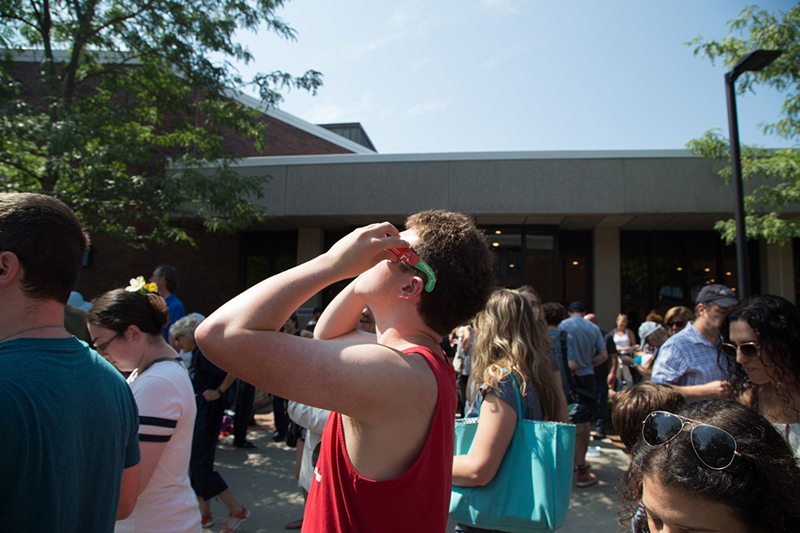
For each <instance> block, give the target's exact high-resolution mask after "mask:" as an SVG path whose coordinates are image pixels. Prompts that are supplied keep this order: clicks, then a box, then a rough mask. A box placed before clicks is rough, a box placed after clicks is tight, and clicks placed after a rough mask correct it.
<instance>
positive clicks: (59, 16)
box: [0, 0, 321, 246]
mask: <svg viewBox="0 0 800 533" xmlns="http://www.w3.org/2000/svg"><path fill="white" fill-rule="evenodd" d="M283 3H284V0H105V1H100V0H69V1H66V0H30V1H23V0H0V48H2V49H5V54H4V57H3V58H0V60H3V61H2V62H0V190H6V191H36V192H43V193H46V194H52V195H54V196H56V197H58V198H60V199H61V200H63V201H64V202H65V203H67V204H68V205H71V206H72V207H73V208H74V209H75V211H76V212H77V213H78V214H79V216H81V218H82V219H83V221H84V223H85V224H86V225H87V226H88V227H89V228H90V229H91V230H92V231H94V232H100V233H103V234H106V235H111V236H115V237H122V238H125V239H126V240H127V241H128V242H130V243H132V244H133V245H135V246H145V245H146V244H147V243H148V242H156V243H160V244H163V243H164V242H166V241H184V242H189V243H191V242H192V241H191V239H190V238H189V237H188V235H187V234H186V232H185V231H184V230H182V229H181V228H180V224H179V222H180V219H181V218H182V217H188V216H191V217H200V218H201V219H203V221H204V225H205V226H206V228H207V229H210V230H216V229H223V230H234V229H236V228H240V227H243V226H246V225H248V224H250V223H252V222H253V220H254V219H261V218H263V217H264V216H265V215H266V213H265V212H264V210H263V208H261V207H258V206H257V205H255V204H254V203H253V202H251V201H250V200H251V199H254V198H260V197H261V196H262V194H263V193H262V186H263V184H264V183H265V182H266V181H267V180H268V178H267V177H266V176H256V177H248V176H241V175H239V174H238V173H236V172H234V171H233V170H232V169H231V163H232V162H233V161H234V160H233V159H232V158H231V157H230V153H231V151H230V149H229V146H228V144H227V142H228V141H229V140H230V138H231V137H232V136H239V137H243V138H246V139H249V140H250V141H251V142H253V143H255V144H254V146H255V147H256V148H257V149H263V144H264V128H265V124H264V121H263V120H260V118H263V117H262V115H261V113H259V112H258V111H256V110H253V109H251V108H248V107H247V106H245V105H243V104H240V103H239V102H237V101H235V100H234V99H232V98H230V96H231V94H233V93H232V91H241V90H243V89H245V88H246V87H247V86H251V87H255V88H257V90H258V92H259V94H260V96H261V100H262V102H263V103H265V104H267V105H275V104H277V103H278V102H280V100H281V95H280V91H281V90H289V89H292V88H299V89H304V90H309V91H312V92H316V89H317V88H318V87H319V86H320V85H321V75H320V73H319V72H316V71H313V70H310V71H308V72H306V73H305V74H303V75H302V76H299V77H295V76H292V75H290V74H287V73H284V72H281V71H275V72H269V73H266V74H258V75H256V76H255V77H254V78H253V79H252V80H249V81H244V80H243V79H242V78H241V76H240V75H239V73H238V71H237V70H236V68H235V67H234V66H233V64H232V63H233V62H234V61H241V62H243V63H247V62H250V61H252V60H253V57H252V55H251V54H250V52H249V51H248V50H247V49H246V48H245V47H244V46H242V45H241V44H240V43H238V42H236V35H235V32H236V31H241V30H249V31H265V30H266V31H271V32H274V33H276V34H277V35H279V36H281V37H283V38H287V39H294V38H295V32H294V30H293V29H292V28H290V27H289V26H288V25H286V23H284V22H283V21H282V20H281V19H280V18H278V17H277V16H276V14H275V11H276V9H277V8H279V7H281V6H282V5H283ZM31 50H35V51H36V52H35V53H36V54H37V61H38V79H37V83H38V85H37V86H36V92H37V94H31V90H30V86H27V87H26V86H23V85H21V84H20V83H18V82H16V81H15V78H14V76H13V74H14V69H15V68H18V67H19V65H18V64H17V65H16V66H15V63H14V61H13V60H14V58H15V57H18V56H17V54H20V53H32V52H31ZM212 57H219V58H220V59H219V60H217V61H213V60H212ZM38 91H41V94H38Z"/></svg>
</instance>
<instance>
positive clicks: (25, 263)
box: [0, 193, 89, 305]
mask: <svg viewBox="0 0 800 533" xmlns="http://www.w3.org/2000/svg"><path fill="white" fill-rule="evenodd" d="M88 249H89V238H88V237H87V236H86V233H84V231H83V229H82V228H81V223H80V221H79V220H78V217H77V216H76V215H75V213H74V212H73V211H72V210H71V209H70V208H69V207H67V206H66V205H64V203H62V202H60V201H59V200H56V199H55V198H51V197H50V196H46V195H44V194H31V193H0V252H13V253H14V254H15V255H16V256H17V259H19V264H20V265H21V267H22V277H21V278H20V286H21V288H22V291H23V293H24V294H25V295H26V296H28V297H29V298H35V299H42V300H56V301H58V302H59V303H62V304H64V305H66V303H67V301H68V300H69V293H70V291H72V290H73V289H74V288H75V285H77V283H78V275H79V274H80V271H81V265H83V259H84V257H85V256H86V252H87V250H88Z"/></svg>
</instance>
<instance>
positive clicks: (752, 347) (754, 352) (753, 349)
mask: <svg viewBox="0 0 800 533" xmlns="http://www.w3.org/2000/svg"><path fill="white" fill-rule="evenodd" d="M719 349H720V350H721V351H722V353H723V355H725V356H726V357H729V358H730V359H733V360H734V361H735V360H736V353H737V352H738V351H739V350H741V352H742V355H743V356H745V357H747V358H748V359H752V358H753V357H761V345H760V344H759V343H757V342H753V341H751V342H743V343H742V344H740V345H739V346H738V348H737V346H736V345H735V344H731V343H729V342H723V343H721V344H720V345H719Z"/></svg>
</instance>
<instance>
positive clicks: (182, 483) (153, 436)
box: [87, 279, 200, 533]
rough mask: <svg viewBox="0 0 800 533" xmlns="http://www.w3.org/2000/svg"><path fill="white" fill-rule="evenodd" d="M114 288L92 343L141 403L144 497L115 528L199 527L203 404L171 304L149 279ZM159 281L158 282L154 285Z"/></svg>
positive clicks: (190, 531) (171, 531)
mask: <svg viewBox="0 0 800 533" xmlns="http://www.w3.org/2000/svg"><path fill="white" fill-rule="evenodd" d="M131 281H132V283H131V286H130V287H128V289H127V290H125V289H117V290H113V291H110V292H107V293H105V294H103V295H102V296H100V297H99V298H97V299H96V300H94V301H93V305H92V309H91V311H90V312H89V314H88V316H87V321H88V323H89V324H88V326H89V333H90V334H91V338H92V343H93V345H94V347H95V349H96V350H97V352H98V353H99V354H101V355H102V356H103V357H105V358H106V359H108V360H109V362H111V363H112V364H113V365H114V366H115V367H117V369H119V370H120V371H121V372H130V376H129V377H128V384H129V385H130V387H131V391H132V392H133V396H134V398H135V399H136V403H137V406H138V408H139V447H140V450H141V463H140V467H139V468H140V477H139V497H138V499H137V501H136V507H135V508H134V510H133V513H132V514H131V515H130V517H128V518H127V519H125V520H123V521H119V522H117V525H116V528H115V532H117V533H119V532H133V531H136V532H137V533H139V532H148V533H161V532H163V533H199V532H200V510H199V508H198V504H197V499H196V498H195V494H194V491H193V490H192V488H191V485H190V484H189V475H188V472H189V456H190V454H191V445H192V433H193V430H194V420H195V414H196V409H197V408H196V405H195V401H194V391H193V389H192V384H191V382H190V381H189V376H188V374H187V373H186V369H185V368H184V367H183V365H181V364H180V363H179V362H177V361H176V360H175V357H176V356H177V354H176V353H175V350H173V349H172V348H171V347H170V346H169V345H168V344H167V343H166V341H165V340H164V337H162V335H161V331H162V328H163V327H164V326H165V325H166V324H167V323H168V316H169V314H168V311H167V305H166V303H165V302H164V299H163V298H161V297H160V296H158V294H156V293H155V292H152V291H151V290H154V289H155V288H154V287H150V286H148V285H145V283H144V280H143V279H142V280H141V283H137V282H136V280H131ZM153 285H154V284H153Z"/></svg>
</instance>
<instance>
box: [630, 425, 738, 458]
mask: <svg viewBox="0 0 800 533" xmlns="http://www.w3.org/2000/svg"><path fill="white" fill-rule="evenodd" d="M687 424H694V425H693V426H692V428H691V438H692V448H693V449H694V453H695V455H697V458H698V459H700V461H701V462H702V463H703V464H704V465H706V466H707V467H708V468H710V469H712V470H725V469H726V468H728V467H729V466H731V465H732V464H733V462H734V460H735V459H736V457H737V456H738V457H742V454H740V453H739V452H738V451H737V450H736V439H734V438H733V436H732V435H731V434H730V433H728V432H727V431H725V430H722V429H719V428H718V427H714V426H709V425H708V424H703V423H701V422H697V421H695V420H691V419H689V418H685V417H682V416H678V415H675V414H672V413H668V412H666V411H653V412H652V413H650V414H649V415H647V418H645V419H644V423H643V424H642V439H644V442H645V443H647V444H649V445H650V446H661V445H663V444H667V443H668V442H670V441H671V440H673V439H674V438H675V437H677V436H678V434H679V433H680V432H681V431H683V430H684V429H685V428H686V425H687Z"/></svg>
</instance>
